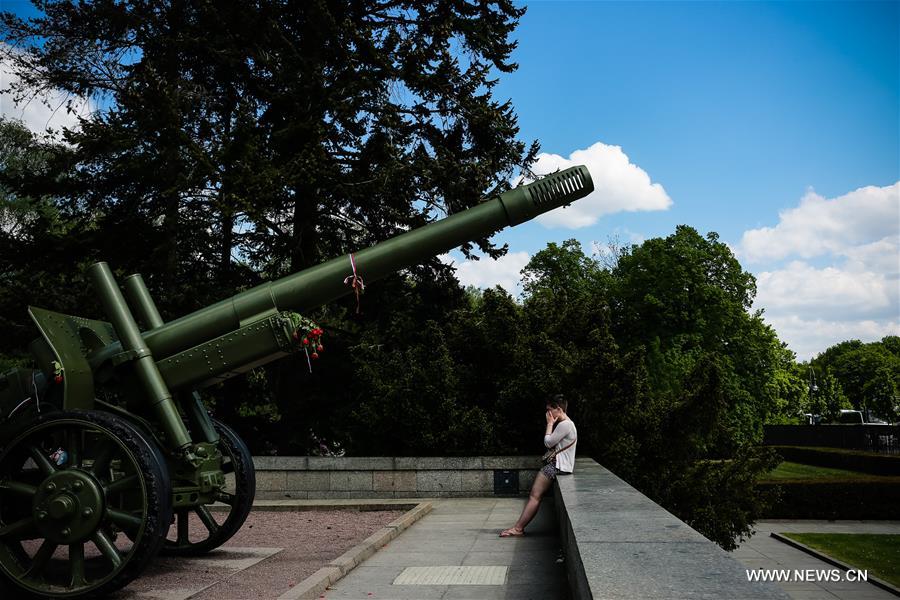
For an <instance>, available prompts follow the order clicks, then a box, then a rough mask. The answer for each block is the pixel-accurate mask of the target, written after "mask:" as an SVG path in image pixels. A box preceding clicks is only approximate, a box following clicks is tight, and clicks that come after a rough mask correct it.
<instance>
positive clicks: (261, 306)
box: [144, 166, 594, 359]
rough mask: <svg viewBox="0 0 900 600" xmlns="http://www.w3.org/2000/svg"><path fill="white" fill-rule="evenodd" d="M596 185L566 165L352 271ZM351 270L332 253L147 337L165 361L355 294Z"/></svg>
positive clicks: (374, 253) (362, 271) (374, 271)
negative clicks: (280, 314) (275, 316)
mask: <svg viewBox="0 0 900 600" xmlns="http://www.w3.org/2000/svg"><path fill="white" fill-rule="evenodd" d="M593 189H594V184H593V181H592V180H591V176H590V173H589V172H588V170H587V168H585V167H584V166H577V167H571V168H569V169H566V170H564V171H560V172H558V173H554V174H552V175H548V176H546V177H544V178H542V179H540V180H538V181H535V182H533V183H529V184H526V185H522V186H519V187H517V188H515V189H513V190H510V191H508V192H504V193H503V194H501V195H500V196H498V197H496V198H493V199H491V200H488V201H486V202H482V203H480V204H478V205H477V206H474V207H472V208H469V209H467V210H464V211H461V212H458V213H456V214H453V215H450V216H449V217H447V218H444V219H441V220H438V221H435V222H433V223H429V224H428V225H425V226H424V227H420V228H417V229H413V230H411V231H407V232H405V233H403V234H401V235H399V236H397V237H394V238H391V239H389V240H386V241H384V242H380V243H378V244H375V245H374V246H372V247H370V248H366V249H365V250H362V251H360V252H357V253H354V254H353V259H354V261H355V263H356V271H357V273H358V274H359V275H360V276H361V277H362V278H363V279H364V281H365V283H367V284H368V283H370V282H372V281H375V280H378V279H380V278H382V277H384V276H386V275H389V274H390V273H393V272H395V271H398V270H400V269H403V268H406V267H409V266H411V265H414V264H416V263H418V262H421V261H422V260H425V259H427V258H429V257H431V256H434V255H437V254H440V253H443V252H447V251H449V250H451V249H453V248H455V247H457V246H459V245H461V244H464V243H465V242H467V241H470V240H472V239H474V238H478V237H482V236H487V235H491V234H492V233H494V232H496V231H499V230H500V229H503V228H504V227H507V226H514V225H518V224H520V223H523V222H525V221H528V220H530V219H532V218H534V217H536V216H537V215H539V214H542V213H545V212H547V211H550V210H552V209H554V208H558V207H560V206H563V205H565V204H569V203H570V202H573V201H574V200H577V199H579V198H582V197H584V196H586V195H587V194H589V193H590V192H591V191H593ZM352 272H353V271H352V266H351V263H350V258H349V257H348V256H342V257H340V258H335V259H332V260H329V261H327V262H324V263H322V264H320V265H316V266H314V267H311V268H309V269H305V270H303V271H300V272H299V273H294V274H292V275H288V276H286V277H283V278H281V279H278V280H276V281H272V282H267V283H264V284H261V285H259V286H256V287H254V288H252V289H250V290H247V291H245V292H242V293H240V294H237V295H235V296H232V297H231V298H228V299H226V300H222V301H221V302H217V303H216V304H213V305H211V306H208V307H206V308H202V309H200V310H198V311H195V312H193V313H190V314H188V315H185V316H183V317H181V318H179V319H176V320H174V321H171V322H169V323H166V324H165V325H162V326H160V327H157V328H155V329H153V330H151V331H148V332H146V333H145V334H144V339H145V342H146V344H147V347H148V348H149V349H150V350H151V352H152V353H153V356H154V357H156V358H157V359H162V358H165V357H167V356H171V355H172V354H174V353H176V352H179V351H181V350H185V349H187V348H190V347H192V346H195V345H197V344H200V343H202V342H204V341H207V340H210V339H213V338H215V337H217V336H219V335H222V334H224V333H227V332H229V331H233V330H234V329H236V328H238V327H240V326H241V325H243V324H245V323H248V322H252V321H254V320H256V319H258V318H262V317H264V316H266V315H268V314H271V313H273V312H276V311H279V310H293V311H298V312H302V311H305V310H309V309H312V308H316V307H319V306H322V305H323V304H325V303H327V302H330V301H332V300H335V299H337V298H340V297H342V296H345V295H347V294H350V293H353V292H352V290H351V289H350V287H349V286H347V285H346V284H345V283H344V279H345V278H346V277H348V276H350V275H351V274H352Z"/></svg>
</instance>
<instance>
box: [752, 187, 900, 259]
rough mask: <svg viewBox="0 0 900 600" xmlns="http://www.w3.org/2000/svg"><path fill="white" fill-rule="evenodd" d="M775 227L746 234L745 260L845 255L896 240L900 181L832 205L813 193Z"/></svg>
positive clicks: (865, 189)
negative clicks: (865, 246) (868, 245)
mask: <svg viewBox="0 0 900 600" xmlns="http://www.w3.org/2000/svg"><path fill="white" fill-rule="evenodd" d="M779 217H780V219H779V222H778V225H776V226H775V227H763V228H761V229H751V230H750V231H746V232H744V236H743V238H742V239H741V251H742V256H743V257H746V258H747V259H748V260H749V261H750V262H762V261H765V260H777V259H781V258H785V257H787V256H792V255H796V256H800V257H802V258H812V257H814V256H821V255H822V254H827V253H830V254H837V255H847V252H848V251H852V250H853V249H854V248H856V247H857V246H860V245H864V244H871V243H877V242H880V241H882V240H885V238H890V237H896V235H897V228H898V223H900V181H898V182H897V183H895V184H894V185H891V186H885V187H875V186H867V187H863V188H859V189H858V190H854V191H852V192H850V193H849V194H845V195H843V196H840V197H838V198H834V199H832V200H828V199H826V198H823V197H822V196H820V195H818V194H816V193H815V192H814V191H812V190H810V191H809V192H807V194H806V195H805V196H804V197H803V198H802V199H801V200H800V205H799V206H797V207H796V208H791V209H788V210H785V211H782V212H781V213H780V214H779Z"/></svg>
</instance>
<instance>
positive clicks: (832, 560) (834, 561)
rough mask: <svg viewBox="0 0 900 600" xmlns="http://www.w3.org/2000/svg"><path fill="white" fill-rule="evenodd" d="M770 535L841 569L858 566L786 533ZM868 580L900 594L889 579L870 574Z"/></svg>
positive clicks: (848, 569) (899, 589)
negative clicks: (833, 556) (816, 548)
mask: <svg viewBox="0 0 900 600" xmlns="http://www.w3.org/2000/svg"><path fill="white" fill-rule="evenodd" d="M769 535H770V536H771V537H773V538H775V539H776V540H778V541H779V542H782V543H784V544H787V545H788V546H793V547H794V548H796V549H797V550H802V551H803V552H806V553H807V554H809V555H812V556H814V557H816V558H818V559H819V560H821V561H823V562H827V563H828V564H830V565H833V566H835V567H838V568H839V569H842V570H844V571H850V570H857V567H854V566H853V565H848V564H847V563H845V562H844V561H841V560H838V559H836V558H832V557H831V556H828V555H827V554H823V553H822V552H819V551H818V550H815V549H813V548H810V547H809V546H807V545H806V544H801V543H800V542H798V541H796V540H792V539H791V538H789V537H787V536H786V535H781V534H780V533H775V532H774V531H772V532H770V533H769ZM866 580H867V581H868V582H869V583H871V584H872V585H874V586H875V587H879V588H881V589H883V590H885V591H887V592H890V593H892V594H894V595H895V596H900V588H898V587H896V586H894V585H891V584H890V583H888V582H887V581H884V580H882V579H878V578H877V577H872V576H871V575H869V576H868V577H867V579H866Z"/></svg>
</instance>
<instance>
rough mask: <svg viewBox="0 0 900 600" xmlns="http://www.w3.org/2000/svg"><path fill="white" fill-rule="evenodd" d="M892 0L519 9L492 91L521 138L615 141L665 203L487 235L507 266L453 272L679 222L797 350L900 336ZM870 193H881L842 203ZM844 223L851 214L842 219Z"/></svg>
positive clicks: (899, 71)
mask: <svg viewBox="0 0 900 600" xmlns="http://www.w3.org/2000/svg"><path fill="white" fill-rule="evenodd" d="M898 6H900V4H898V3H897V2H891V3H875V2H852V3H837V2H827V3H826V2H782V3H762V2H726V3H716V2H691V3H686V2H532V3H529V4H528V13H527V14H526V15H525V17H524V18H523V19H522V22H521V25H520V27H519V29H518V30H517V33H516V36H517V38H518V40H519V48H518V49H517V51H516V53H515V55H514V58H515V60H516V61H517V62H518V63H519V64H520V68H519V70H518V71H517V72H516V73H514V74H512V75H507V76H504V77H503V78H502V79H501V83H500V85H499V86H498V87H497V94H498V96H500V97H504V98H505V97H509V98H512V100H513V102H514V104H515V106H516V108H517V111H518V114H519V120H520V125H521V128H522V137H523V138H524V139H528V140H530V139H539V140H540V141H541V144H542V150H543V151H544V152H547V153H552V154H557V155H560V156H562V157H564V158H565V157H568V156H569V155H570V153H571V152H573V151H575V150H579V149H586V148H589V147H590V146H592V145H594V144H596V143H598V142H600V143H602V144H605V145H609V146H619V147H621V151H622V152H623V153H624V154H625V155H627V157H628V159H629V160H630V163H631V164H632V165H633V166H635V167H638V168H640V169H641V170H643V171H644V172H645V173H646V175H647V176H648V177H649V180H650V181H652V182H653V183H656V184H659V185H661V186H662V188H663V189H664V190H665V194H666V195H667V196H668V198H669V199H670V200H671V205H670V206H669V207H668V209H662V208H663V206H662V204H661V203H657V206H658V208H657V209H653V206H654V204H653V202H649V203H648V202H644V206H645V207H646V208H645V209H644V210H642V211H640V212H629V211H618V212H612V213H611V214H604V215H603V216H602V218H600V219H599V220H598V221H597V222H596V224H594V225H591V226H584V227H578V228H573V227H565V226H563V225H562V224H560V223H557V224H556V226H555V227H552V228H548V227H546V225H547V224H546V223H544V224H538V223H530V224H526V225H523V226H520V227H518V228H516V229H514V230H508V231H506V232H503V233H501V234H499V235H498V236H497V237H496V239H497V241H500V242H509V244H510V252H511V254H515V253H519V254H518V255H517V256H518V260H517V261H507V262H509V263H510V264H509V268H508V269H507V270H504V269H502V268H499V266H498V265H494V266H490V265H481V264H478V263H475V265H471V266H466V267H463V268H462V269H461V273H462V275H463V279H466V280H467V282H470V283H475V284H479V285H488V284H489V280H490V279H491V278H493V279H495V280H502V281H504V282H505V283H504V285H505V286H506V287H510V283H509V282H510V277H511V273H512V272H513V271H515V267H516V266H518V264H519V263H520V262H521V260H522V259H523V258H524V255H523V254H522V253H527V255H531V254H533V253H534V252H536V251H538V250H540V249H541V248H542V247H544V246H545V244H546V243H547V242H548V241H555V242H559V241H562V240H564V239H567V238H570V237H574V238H577V239H578V240H580V241H581V243H582V245H583V246H584V247H585V248H588V249H589V248H590V247H591V243H592V242H600V243H601V244H602V243H604V242H605V241H606V240H607V239H608V238H609V237H610V236H611V235H614V236H617V237H618V238H619V239H620V240H621V241H622V242H626V243H627V242H629V241H632V240H634V241H640V240H641V239H645V238H649V237H655V236H664V235H668V234H670V233H672V232H673V231H674V229H675V226H676V225H678V224H681V223H685V224H689V225H692V226H693V227H695V228H697V229H698V230H700V231H701V232H702V233H706V232H708V231H716V232H718V233H719V234H720V236H721V238H722V240H723V241H726V242H727V243H729V244H730V245H731V246H732V247H733V248H734V249H735V250H736V252H737V254H738V256H739V258H740V259H741V262H742V264H743V265H744V267H745V268H746V269H748V270H750V271H751V272H754V273H756V274H757V275H758V276H760V288H761V289H760V297H759V302H758V303H757V306H758V307H761V308H765V310H766V313H767V314H768V315H770V319H769V322H770V323H772V324H773V325H774V326H775V327H776V329H777V330H778V331H779V334H780V335H781V337H782V339H784V340H786V341H788V343H789V345H790V346H791V347H792V348H793V349H794V350H795V351H797V352H798V353H799V354H800V355H801V357H802V358H806V357H809V356H810V355H812V354H815V353H816V352H818V351H821V350H824V349H825V347H827V345H829V344H831V343H834V342H836V341H839V340H841V339H846V338H861V339H865V340H867V341H869V340H873V339H878V338H880V337H881V336H882V335H885V334H887V333H897V332H898V326H897V322H898V320H900V317H898V312H900V309H898V300H897V298H898V273H897V272H898V271H900V268H898V262H900V257H898V255H897V235H898V228H900V223H898V221H900V214H898V211H900V208H898V203H900V198H898V188H896V187H894V188H892V187H890V186H893V185H894V184H896V183H897V181H898V180H900V40H898V31H900V11H898ZM554 164H556V163H554ZM594 178H595V181H596V180H597V178H598V177H597V173H596V172H595V173H594ZM866 186H874V187H876V188H880V190H875V191H874V192H873V193H872V194H865V195H864V196H865V197H861V196H860V194H853V192H854V191H855V190H858V189H860V188H864V187H866ZM813 191H814V193H813ZM638 192H639V190H635V193H638ZM804 198H806V199H805V200H804ZM625 200H627V197H626V198H625ZM801 204H802V208H801ZM619 205H621V202H620V203H618V204H617V206H619ZM637 205H641V203H640V202H637ZM573 206H574V205H573ZM598 206H599V205H598ZM792 209H793V210H794V211H795V212H794V213H791V214H790V215H788V217H789V218H788V221H787V222H786V223H782V220H781V218H780V216H779V215H780V213H781V212H782V211H790V210H792ZM847 213H849V214H851V215H856V216H858V217H859V218H856V221H861V222H854V223H850V224H848V225H847V226H846V227H844V226H843V225H842V219H843V218H844V217H843V216H842V215H845V214H847ZM860 213H864V214H860ZM791 216H793V218H790V217H791ZM863 217H868V218H863ZM779 223H781V227H780V228H779V227H778V226H779ZM835 223H837V224H835ZM764 228H769V230H771V231H769V230H766V229H764ZM804 228H805V229H806V230H804ZM835 229H837V231H835ZM753 230H756V233H751V234H748V235H747V236H746V239H745V232H748V231H753ZM823 238H824V241H823ZM844 238H846V239H844ZM819 242H821V243H819ZM817 243H819V245H820V246H823V248H821V249H820V250H819V251H817V252H815V253H813V252H812V251H810V250H809V248H811V247H813V246H816V244H817ZM779 248H780V250H777V251H776V250H775V249H779ZM872 255H874V256H872ZM480 262H481V263H486V262H487V261H480ZM513 263H515V264H513ZM804 278H806V279H804ZM798 287H799V288H801V289H800V290H799V291H798V289H796V288H798ZM799 296H808V297H807V298H806V300H807V301H806V302H802V300H803V299H804V298H801V297H799ZM788 305H789V306H788Z"/></svg>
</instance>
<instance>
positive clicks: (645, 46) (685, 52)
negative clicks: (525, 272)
mask: <svg viewBox="0 0 900 600" xmlns="http://www.w3.org/2000/svg"><path fill="white" fill-rule="evenodd" d="M2 7H3V9H5V10H14V11H16V12H19V13H20V14H27V13H30V12H31V11H32V9H31V8H30V5H29V4H28V3H26V2H23V1H22V0H3V4H2ZM898 7H900V3H898V2H886V3H878V2H862V1H860V2H847V3H842V2H815V1H813V2H780V3H765V2H721V3H720V2H549V1H548V2H530V3H528V12H527V14H526V15H525V16H524V18H523V19H522V21H521V24H520V26H519V28H518V29H517V31H516V32H515V33H514V36H515V37H516V38H517V39H518V40H519V47H518V49H517V50H516V52H515V54H514V56H513V58H514V60H515V61H516V62H518V63H519V65H520V66H519V70H518V71H516V72H515V73H512V74H504V75H502V76H501V77H500V83H499V85H498V86H497V88H496V90H495V94H496V96H497V97H498V98H500V99H506V98H511V99H512V101H513V104H514V106H515V107H516V111H517V113H518V115H519V122H520V125H521V137H522V139H524V140H526V141H531V140H533V139H538V140H540V142H541V145H542V150H543V152H545V153H546V155H544V156H542V157H541V161H540V162H539V167H540V168H543V169H544V170H552V169H554V168H556V167H559V166H566V165H567V164H570V162H571V161H569V160H568V159H570V158H572V159H573V160H574V161H575V162H578V161H585V162H587V163H588V165H589V167H590V168H591V169H592V173H593V175H594V179H595V183H597V184H598V191H597V192H596V193H595V194H594V195H592V197H590V198H588V199H585V200H582V201H580V202H578V203H576V204H574V205H573V206H572V207H570V208H569V209H566V210H563V211H555V213H553V214H551V215H548V216H547V218H544V219H540V220H539V221H538V222H531V223H526V224H524V225H522V226H520V227H517V228H515V229H512V230H507V231H504V232H502V233H500V234H498V235H497V236H496V238H495V239H496V241H498V242H500V243H503V242H508V243H509V246H510V254H509V255H508V256H507V257H506V258H504V259H501V260H500V261H497V262H495V261H491V260H481V261H477V262H470V263H462V262H461V261H460V260H459V259H460V258H461V255H460V254H458V253H455V252H454V253H451V256H452V257H453V258H455V259H456V260H457V262H458V264H459V265H460V268H459V270H458V276H459V277H460V280H461V281H462V282H463V283H471V284H474V285H479V286H483V287H487V286H492V285H495V284H501V285H504V287H506V288H507V289H509V290H510V291H511V292H513V293H516V292H517V288H516V282H517V280H518V273H519V270H520V269H521V268H522V266H524V264H525V262H526V261H527V260H528V257H530V256H532V255H533V254H534V253H535V252H537V251H539V250H540V249H542V248H543V247H545V246H546V244H547V243H548V242H551V241H553V242H561V241H563V240H565V239H568V238H573V237H574V238H576V239H578V240H579V241H581V243H582V245H583V246H584V248H585V249H587V250H589V251H590V250H591V248H592V245H593V244H594V243H599V244H600V245H601V246H602V245H603V244H605V242H606V241H607V240H608V239H609V238H610V237H616V238H618V239H619V241H620V242H622V243H630V242H639V241H641V240H643V239H647V238H649V237H655V236H664V235H668V234H671V233H672V232H673V231H674V230H675V227H676V225H678V224H682V223H684V224H688V225H691V226H693V227H695V228H697V229H698V230H700V231H701V233H706V232H708V231H716V232H718V233H719V234H720V236H721V239H722V240H723V241H725V242H727V243H728V244H729V245H730V246H731V247H732V248H733V249H734V251H735V252H736V254H737V256H738V257H739V259H740V260H741V263H742V264H743V265H744V267H745V268H746V269H747V270H749V271H751V272H753V273H754V274H756V275H757V278H758V283H759V294H758V297H757V304H756V306H757V307H758V308H763V309H765V311H766V315H767V319H768V321H769V322H770V323H771V324H772V325H773V326H774V327H775V328H776V330H777V331H778V333H779V335H780V337H781V338H782V339H783V340H785V341H787V342H788V344H789V345H790V347H791V348H792V349H794V350H795V351H796V352H797V353H798V355H799V356H800V358H808V357H810V356H812V355H814V354H815V353H817V352H820V351H822V350H824V349H825V348H826V347H827V346H829V345H830V344H833V343H835V342H837V341H840V340H843V339H850V338H858V339H863V340H865V341H871V340H875V339H879V338H880V337H882V336H883V335H886V334H898V333H900V324H898V323H900V300H898V298H900V184H898V181H900V37H898V36H900V33H898V32H900V8H898ZM0 102H2V103H3V106H2V107H0V108H2V112H3V114H11V115H13V116H17V117H20V118H23V119H24V120H26V121H27V122H32V121H33V122H35V123H37V128H38V129H43V127H44V126H46V124H47V122H48V117H47V115H44V114H42V113H41V107H40V106H38V105H37V103H34V104H33V105H32V106H29V107H27V108H26V109H21V108H18V109H16V108H13V107H12V106H11V105H10V102H9V100H8V99H4V98H0ZM64 118H65V116H64V115H57V116H56V117H54V119H58V120H59V119H64ZM51 124H61V123H57V122H56V121H51ZM573 152H578V154H577V156H575V157H571V155H572V153H573Z"/></svg>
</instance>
